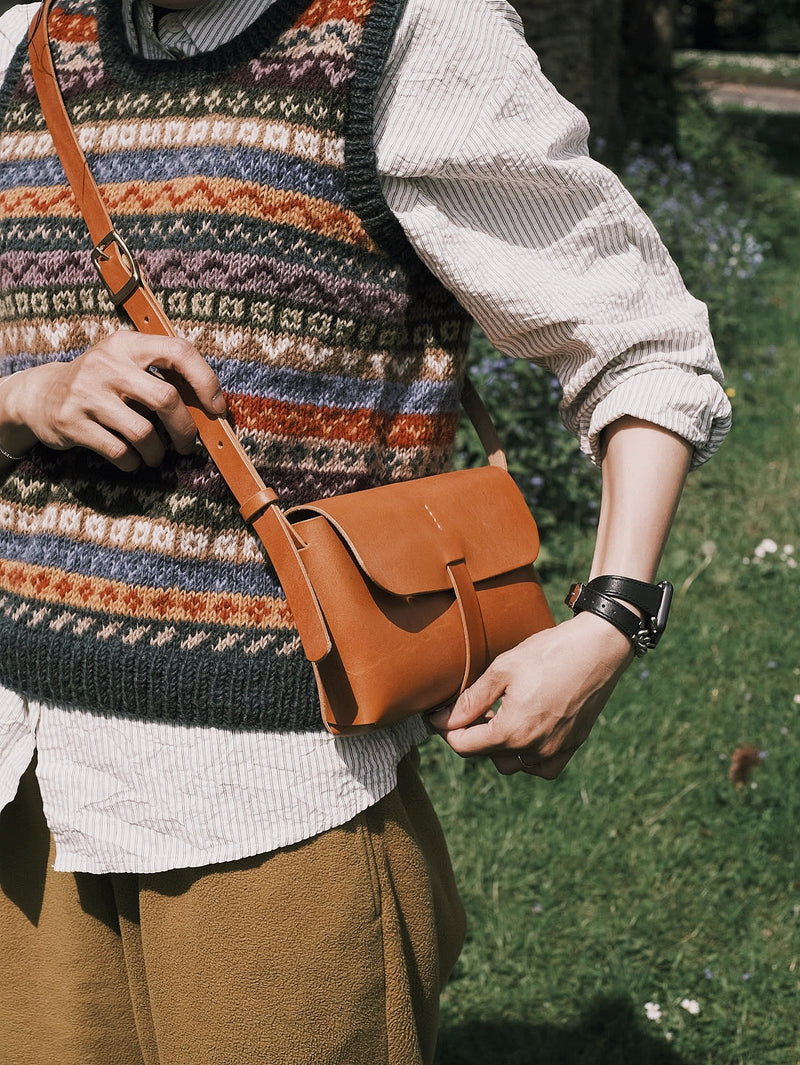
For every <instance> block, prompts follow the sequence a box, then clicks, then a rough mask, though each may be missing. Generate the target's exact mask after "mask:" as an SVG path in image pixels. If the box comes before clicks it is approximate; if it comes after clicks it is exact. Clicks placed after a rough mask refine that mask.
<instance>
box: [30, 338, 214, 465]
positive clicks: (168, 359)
mask: <svg viewBox="0 0 800 1065" xmlns="http://www.w3.org/2000/svg"><path fill="white" fill-rule="evenodd" d="M38 369H40V370H41V371H45V367H41V368H38ZM46 374H47V375H48V377H47V380H46V379H45V375H44V374H42V373H40V374H39V375H38V376H37V377H36V379H35V380H33V378H32V379H31V386H32V387H31V389H30V390H29V392H28V394H27V397H26V404H25V406H26V410H27V417H26V419H25V421H26V424H28V425H29V426H30V428H31V429H32V430H33V431H34V433H35V434H36V436H37V437H38V438H39V439H40V440H41V441H42V442H43V443H45V444H48V445H49V446H51V447H55V448H60V449H66V448H70V447H75V446H82V447H88V448H90V449H91V450H93V451H96V452H97V453H98V454H100V455H102V456H103V457H104V458H106V459H108V461H109V462H111V463H113V464H114V465H115V466H117V467H118V468H119V469H122V470H126V471H131V470H134V469H136V468H137V467H138V466H139V465H140V464H141V463H142V462H144V463H145V464H146V465H148V466H157V465H159V464H160V463H161V462H162V461H163V459H164V454H165V445H164V440H165V438H164V437H163V434H161V433H160V432H159V429H158V427H157V426H158V423H160V425H161V426H162V427H163V429H164V430H165V431H166V436H167V437H168V438H169V441H170V442H171V443H172V445H173V447H174V448H175V449H176V450H177V451H178V452H179V453H181V454H189V453H191V452H192V450H193V449H194V447H195V442H196V439H197V431H196V427H195V423H194V419H193V417H192V414H191V412H190V410H189V407H188V406H187V404H191V405H192V406H194V407H198V406H199V407H202V408H203V409H204V410H205V411H206V412H207V413H208V414H209V415H211V416H212V417H218V416H222V415H224V414H225V412H226V409H227V405H226V402H225V397H224V396H223V394H222V390H221V388H220V384H219V381H218V380H217V377H216V375H215V373H214V371H213V370H212V369H211V367H210V366H209V365H208V364H207V363H206V361H205V359H203V357H202V356H201V355H200V353H199V352H198V351H197V350H196V349H195V348H194V347H193V346H192V345H191V344H189V343H188V342H187V341H185V340H180V339H178V338H176V337H159V336H145V335H141V334H138V333H135V332H132V331H130V330H120V331H119V332H117V333H115V334H113V335H112V336H110V337H106V338H105V339H104V340H102V341H101V342H100V343H98V344H96V345H94V346H93V347H91V348H89V349H88V350H87V351H85V352H84V353H83V354H82V355H80V356H79V357H78V358H76V359H74V360H73V361H72V362H70V363H62V364H48V366H47V370H46ZM164 375H168V376H169V380H167V379H165V376H164Z"/></svg>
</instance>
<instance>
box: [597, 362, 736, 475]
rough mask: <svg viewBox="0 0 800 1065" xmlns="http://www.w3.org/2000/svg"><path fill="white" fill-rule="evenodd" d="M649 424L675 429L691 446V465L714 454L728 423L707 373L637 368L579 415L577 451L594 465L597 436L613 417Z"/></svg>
mask: <svg viewBox="0 0 800 1065" xmlns="http://www.w3.org/2000/svg"><path fill="white" fill-rule="evenodd" d="M626 416H629V417H632V418H637V419H640V420H641V421H645V422H651V423H652V424H654V425H658V426H660V427H661V428H662V429H668V430H669V431H670V432H673V433H676V434H677V435H678V436H680V437H682V438H683V439H684V440H686V441H688V443H690V444H692V446H693V447H694V455H693V457H692V467H697V466H701V465H702V464H703V463H704V462H707V461H708V459H710V458H711V456H712V455H713V454H714V452H715V451H716V450H717V448H718V447H719V446H720V444H721V443H722V441H723V440H724V439H725V436H726V434H727V432H728V430H729V429H730V426H731V405H730V401H729V400H728V397H727V395H726V394H725V390H724V389H723V388H722V386H721V385H720V383H719V382H718V381H717V380H716V379H715V378H714V377H713V376H712V375H711V374H703V373H701V374H697V373H691V372H687V371H685V370H681V369H679V368H677V367H662V368H658V369H656V368H651V369H643V370H642V371H641V372H639V373H634V374H631V375H630V376H629V377H626V378H625V380H623V381H621V382H620V383H619V384H617V385H616V387H615V388H614V389H613V390H612V391H611V392H609V393H608V394H607V395H606V396H604V397H603V399H602V400H600V401H599V402H598V403H597V404H596V405H595V406H594V408H593V409H592V410H591V413H590V414H589V413H588V412H587V413H586V414H585V415H584V417H583V418H582V419H581V422H582V423H583V424H581V426H580V430H579V434H578V435H579V439H580V443H581V449H582V450H583V451H584V452H585V453H586V454H588V455H589V456H591V458H592V459H593V460H594V461H595V462H597V463H599V461H600V455H601V443H600V435H601V433H602V432H603V430H604V429H605V428H606V426H608V425H611V424H612V422H615V421H617V420H618V419H619V418H623V417H626Z"/></svg>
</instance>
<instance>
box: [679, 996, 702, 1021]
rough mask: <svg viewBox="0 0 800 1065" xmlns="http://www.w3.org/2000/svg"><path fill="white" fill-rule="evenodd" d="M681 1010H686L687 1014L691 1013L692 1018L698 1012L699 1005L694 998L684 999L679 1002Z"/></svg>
mask: <svg viewBox="0 0 800 1065" xmlns="http://www.w3.org/2000/svg"><path fill="white" fill-rule="evenodd" d="M681 1009H684V1010H686V1012H687V1013H691V1015H692V1016H693V1017H696V1016H697V1014H698V1013H699V1012H700V1003H699V1002H698V1001H697V999H694V998H685V999H683V1001H682V1002H681Z"/></svg>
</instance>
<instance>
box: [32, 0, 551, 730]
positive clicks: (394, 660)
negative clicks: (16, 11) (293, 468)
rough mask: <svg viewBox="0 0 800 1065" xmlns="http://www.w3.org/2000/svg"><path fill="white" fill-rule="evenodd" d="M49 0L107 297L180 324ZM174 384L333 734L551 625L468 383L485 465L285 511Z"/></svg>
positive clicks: (468, 672) (470, 672)
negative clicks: (119, 215)
mask: <svg viewBox="0 0 800 1065" xmlns="http://www.w3.org/2000/svg"><path fill="white" fill-rule="evenodd" d="M50 3H51V0H45V3H44V4H43V5H42V8H41V9H40V11H39V12H38V14H37V16H36V18H35V20H34V23H33V25H32V27H31V32H30V36H29V53H30V57H31V65H32V68H33V76H34V81H35V84H36V90H37V93H38V96H39V100H40V103H41V107H42V111H43V113H44V116H45V120H46V122H47V125H48V127H49V130H50V133H51V136H52V139H53V143H54V145H55V148H56V151H57V154H58V156H59V158H60V160H61V163H62V165H63V167H64V171H65V173H66V175H67V179H68V181H69V184H70V186H71V187H72V191H73V193H74V195H75V198H76V200H77V202H78V205H79V207H80V210H81V212H82V214H83V216H84V219H85V221H86V224H87V227H88V229H89V233H90V236H91V239H92V242H93V244H94V249H93V251H92V260H93V262H94V264H95V267H96V268H97V270H98V272H99V274H100V277H101V279H102V281H103V283H104V284H105V286H106V288H107V290H108V292H109V295H110V297H111V300H112V302H113V303H114V305H115V306H116V307H117V308H118V309H121V310H123V311H124V312H125V314H126V316H127V318H128V319H129V320H130V322H131V323H132V324H133V326H134V327H135V328H136V329H137V330H139V331H140V332H144V333H151V334H156V335H161V336H175V335H176V334H175V331H174V329H173V327H172V325H171V323H170V321H169V319H168V318H167V317H166V315H165V313H164V311H163V309H162V308H161V306H160V305H159V303H158V301H157V300H156V298H155V296H154V295H153V293H152V292H151V290H150V288H149V287H148V285H147V283H146V282H145V280H144V278H143V277H142V275H141V272H140V270H139V267H138V265H137V263H136V261H135V259H134V257H133V255H132V254H131V252H130V251H129V249H128V247H127V245H126V244H125V241H124V239H123V237H122V236H121V235H120V234H119V233H118V232H117V230H116V229H115V228H114V225H113V223H112V221H111V218H110V217H109V214H108V212H107V210H106V207H105V205H104V203H103V200H102V198H101V196H100V192H99V190H98V188H97V185H96V184H95V181H94V179H93V178H92V175H91V173H90V171H89V168H88V165H87V163H86V159H85V158H84V155H83V152H82V150H81V148H80V146H79V144H78V140H77V137H76V135H75V131H74V129H73V127H72V124H71V122H70V120H69V117H68V115H67V112H66V109H65V106H64V101H63V99H62V96H61V91H60V89H59V86H58V81H57V78H56V72H55V68H54V65H53V59H52V55H51V52H50V43H49V38H48V34H47V17H48V12H49V8H50ZM170 380H171V381H172V383H173V384H174V385H175V386H176V387H177V388H178V390H179V391H180V393H181V397H182V399H183V400H184V402H185V403H186V405H187V407H188V408H189V410H190V412H191V414H192V417H193V418H194V421H195V424H196V426H197V432H198V435H199V437H200V439H201V441H202V443H203V444H204V446H205V447H206V449H207V450H208V453H209V455H210V456H211V457H212V459H213V460H214V462H215V463H216V464H217V466H218V468H219V470H220V472H221V474H222V476H223V477H224V478H225V480H226V482H227V483H228V486H229V487H230V490H231V492H232V493H233V495H234V497H235V498H236V501H237V503H238V504H239V510H240V513H241V515H242V518H243V519H244V520H245V521H246V522H248V523H250V524H251V525H252V527H253V529H254V531H255V532H256V534H257V535H258V537H259V538H260V540H261V542H262V544H263V545H264V548H265V550H266V552H267V555H268V556H269V559H270V561H271V562H272V565H273V566H274V568H275V571H276V573H277V576H278V579H279V581H280V583H281V586H282V588H283V591H284V593H285V595H286V599H287V602H288V604H289V608H290V610H291V612H292V615H293V617H294V621H295V624H296V626H297V630H298V633H299V636H300V641H301V643H302V646H303V650H304V652H305V654H306V656H307V658H308V659H309V661H310V662H311V663H312V664H313V668H314V672H315V676H316V680H317V687H318V690H319V699H320V705H321V709H322V719H323V723H324V725H325V727H326V728H327V729H328V730H329V731H331V732H336V733H344V732H352V731H358V730H361V729H368V728H374V727H377V726H381V725H389V724H392V723H394V722H397V721H400V720H402V719H403V718H405V717H408V716H410V715H412V714H418V713H425V712H427V711H431V710H433V709H436V708H438V707H441V706H445V705H447V704H448V703H451V702H453V701H454V700H455V699H456V698H457V697H458V695H459V693H460V692H462V691H463V690H464V689H465V688H466V687H467V686H468V685H469V684H471V683H473V681H475V680H476V679H477V677H478V676H479V675H480V674H481V673H482V672H483V671H484V670H485V669H486V667H487V665H488V664H489V663H490V662H491V661H492V659H494V658H495V657H496V656H497V655H499V654H501V653H502V652H503V651H506V650H508V649H510V648H512V647H514V646H516V644H518V643H520V642H521V641H522V640H524V639H525V638H527V637H528V636H531V635H532V634H533V633H535V632H538V631H539V630H541V629H543V628H546V627H549V626H550V625H552V624H554V622H553V618H552V615H551V613H550V609H549V607H548V605H547V601H546V599H545V597H544V594H543V592H542V589H541V586H540V584H539V580H538V577H537V574H536V571H535V569H534V566H533V563H534V561H535V559H536V556H537V553H538V548H539V538H538V533H537V529H536V524H535V522H534V519H533V517H532V516H531V513H530V511H529V510H528V506H527V504H526V503H525V500H524V498H523V497H522V494H521V493H520V491H519V489H518V488H517V486H516V485H515V483H514V481H513V479H512V477H511V476H510V475H509V473H508V472H507V467H506V460H505V455H504V454H503V451H502V448H501V447H500V444H499V440H498V438H497V433H496V431H495V428H494V425H493V424H492V422H491V419H490V418H489V415H488V412H487V411H486V408H485V407H484V406H483V403H482V401H481V400H480V398H479V397H478V395H477V393H476V392H475V389H474V388H473V386H472V385H471V383H470V382H469V380H467V381H466V383H465V387H464V391H463V394H462V403H463V405H464V407H465V410H466V411H467V413H468V415H469V416H470V418H471V420H472V422H473V424H474V425H475V427H476V430H477V431H478V434H479V437H480V439H481V441H482V443H483V446H484V447H485V449H486V451H487V454H488V455H489V465H488V466H483V467H480V468H477V469H470V470H459V471H453V472H450V473H443V474H437V475H433V476H430V477H423V478H419V479H417V480H412V481H405V482H400V483H394V484H389V485H384V486H381V487H377V488H371V489H367V490H365V491H360V492H353V493H350V494H347V495H339V496H333V497H331V498H327V499H319V500H316V501H313V502H310V503H305V504H303V505H300V506H294V507H291V508H289V509H287V510H284V509H283V508H282V507H281V506H280V501H279V499H278V497H277V495H276V493H275V492H274V491H273V490H272V489H271V488H269V487H268V486H267V485H265V484H264V482H263V481H262V479H261V477H260V476H259V474H258V472H257V471H256V469H255V467H254V466H253V464H252V463H251V461H250V459H249V458H248V456H247V454H246V453H245V452H244V450H243V449H242V447H241V445H240V443H239V441H238V439H237V436H236V433H235V430H234V429H233V427H232V426H231V425H230V424H229V422H228V421H227V420H226V419H224V418H220V419H215V418H211V417H209V416H208V415H207V414H206V413H205V411H204V410H203V409H202V408H201V407H200V406H199V405H198V403H197V400H196V397H195V396H194V395H193V393H192V392H191V390H190V389H189V388H188V386H187V385H186V383H185V382H183V381H182V380H180V379H178V378H177V377H171V378H170Z"/></svg>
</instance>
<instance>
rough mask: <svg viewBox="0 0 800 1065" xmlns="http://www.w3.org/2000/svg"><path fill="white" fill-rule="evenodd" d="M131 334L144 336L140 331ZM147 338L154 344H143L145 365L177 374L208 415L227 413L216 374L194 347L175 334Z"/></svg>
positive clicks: (140, 337)
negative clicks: (144, 345)
mask: <svg viewBox="0 0 800 1065" xmlns="http://www.w3.org/2000/svg"><path fill="white" fill-rule="evenodd" d="M118 335H119V334H118ZM133 335H134V336H139V339H144V337H142V336H141V335H140V334H133ZM148 340H150V341H153V342H154V343H153V345H152V347H151V345H150V344H148V345H147V346H146V351H145V358H146V361H147V367H150V366H154V367H156V368H157V369H160V370H171V371H172V372H173V373H176V374H178V376H179V377H180V378H181V380H182V381H185V382H186V383H187V384H188V385H189V388H190V390H191V392H192V393H193V396H194V397H195V398H196V399H197V402H198V403H199V404H200V406H201V407H203V408H204V409H205V410H206V411H207V412H208V413H209V414H211V415H220V416H221V415H224V414H226V413H227V404H226V402H225V397H224V395H223V394H222V389H221V388H220V384H219V380H218V379H217V375H216V374H215V373H214V371H213V370H212V369H211V367H210V366H209V365H208V363H207V362H206V360H205V359H204V358H203V357H202V355H200V353H199V352H198V351H197V349H196V348H195V347H193V346H192V345H191V344H189V343H188V341H185V340H181V339H179V338H178V337H149V338H148Z"/></svg>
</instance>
